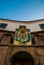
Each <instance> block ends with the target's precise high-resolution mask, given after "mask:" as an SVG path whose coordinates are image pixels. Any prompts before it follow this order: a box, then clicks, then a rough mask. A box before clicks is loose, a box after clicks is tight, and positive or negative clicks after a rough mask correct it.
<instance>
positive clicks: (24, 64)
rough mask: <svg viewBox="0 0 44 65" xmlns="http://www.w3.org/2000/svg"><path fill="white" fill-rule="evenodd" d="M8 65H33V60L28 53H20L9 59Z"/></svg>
mask: <svg viewBox="0 0 44 65" xmlns="http://www.w3.org/2000/svg"><path fill="white" fill-rule="evenodd" d="M10 65H34V59H33V57H32V56H31V55H30V54H29V53H28V52H25V51H20V52H17V53H16V54H15V55H14V56H13V57H12V58H11V60H10Z"/></svg>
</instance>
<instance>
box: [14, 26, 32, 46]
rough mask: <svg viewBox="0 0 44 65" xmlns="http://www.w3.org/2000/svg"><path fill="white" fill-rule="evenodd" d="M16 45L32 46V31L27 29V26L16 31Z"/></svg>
mask: <svg viewBox="0 0 44 65" xmlns="http://www.w3.org/2000/svg"><path fill="white" fill-rule="evenodd" d="M14 44H15V45H23V44H24V45H31V35H30V29H27V28H26V26H20V27H19V29H16V31H15V39H14Z"/></svg>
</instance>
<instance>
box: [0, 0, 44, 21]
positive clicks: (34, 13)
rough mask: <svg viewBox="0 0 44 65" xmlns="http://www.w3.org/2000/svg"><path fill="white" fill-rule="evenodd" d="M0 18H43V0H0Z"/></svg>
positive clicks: (21, 19) (24, 19) (25, 19)
mask: <svg viewBox="0 0 44 65" xmlns="http://www.w3.org/2000/svg"><path fill="white" fill-rule="evenodd" d="M0 18H4V19H11V20H20V21H30V20H37V19H44V0H0Z"/></svg>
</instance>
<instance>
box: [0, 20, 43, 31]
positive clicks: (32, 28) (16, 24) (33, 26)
mask: <svg viewBox="0 0 44 65" xmlns="http://www.w3.org/2000/svg"><path fill="white" fill-rule="evenodd" d="M0 23H7V24H8V25H7V27H6V28H5V29H4V30H8V31H15V30H16V28H19V26H20V25H25V26H26V27H27V28H28V29H30V31H31V32H35V31H42V29H41V28H40V26H39V24H42V23H44V21H37V22H31V23H28V22H27V23H22V22H20V23H19V22H8V21H4V20H0Z"/></svg>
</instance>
